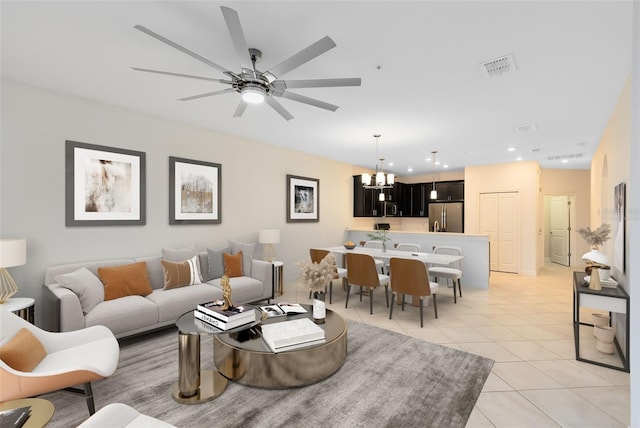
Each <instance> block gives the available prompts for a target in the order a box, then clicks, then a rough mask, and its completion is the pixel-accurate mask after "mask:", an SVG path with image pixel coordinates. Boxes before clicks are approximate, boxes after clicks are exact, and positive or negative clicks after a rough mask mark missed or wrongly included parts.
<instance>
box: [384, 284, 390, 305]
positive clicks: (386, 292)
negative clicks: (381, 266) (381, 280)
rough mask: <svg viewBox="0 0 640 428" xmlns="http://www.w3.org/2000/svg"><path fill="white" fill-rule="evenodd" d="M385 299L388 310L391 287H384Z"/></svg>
mask: <svg viewBox="0 0 640 428" xmlns="http://www.w3.org/2000/svg"><path fill="white" fill-rule="evenodd" d="M384 297H386V298H387V308H388V307H389V286H388V285H385V286H384Z"/></svg>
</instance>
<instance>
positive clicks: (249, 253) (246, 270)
mask: <svg viewBox="0 0 640 428" xmlns="http://www.w3.org/2000/svg"><path fill="white" fill-rule="evenodd" d="M227 243H228V244H229V247H230V248H231V254H238V253H239V252H240V251H242V273H243V274H244V275H246V276H251V259H253V253H254V252H255V249H256V244H249V243H245V242H238V241H231V240H228V241H227Z"/></svg>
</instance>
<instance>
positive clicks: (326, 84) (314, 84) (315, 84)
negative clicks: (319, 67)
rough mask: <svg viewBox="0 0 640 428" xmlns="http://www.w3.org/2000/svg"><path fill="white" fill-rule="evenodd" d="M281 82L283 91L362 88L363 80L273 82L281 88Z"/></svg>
mask: <svg viewBox="0 0 640 428" xmlns="http://www.w3.org/2000/svg"><path fill="white" fill-rule="evenodd" d="M280 82H282V83H283V84H284V87H282V89H292V88H330V87H338V86H360V85H361V83H362V79H360V78H359V77H357V78H345V79H310V80H276V81H275V82H273V85H274V86H275V87H279V86H280Z"/></svg>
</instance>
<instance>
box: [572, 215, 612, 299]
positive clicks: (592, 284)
mask: <svg viewBox="0 0 640 428" xmlns="http://www.w3.org/2000/svg"><path fill="white" fill-rule="evenodd" d="M578 233H579V234H580V236H582V238H584V240H585V241H587V243H588V244H589V245H591V251H589V252H588V253H585V254H583V256H582V260H584V261H585V262H586V263H587V270H588V273H589V274H592V273H593V271H594V270H595V271H596V273H597V279H596V280H595V281H594V278H593V277H594V276H595V275H591V277H592V278H590V280H589V288H592V289H594V290H600V289H601V288H602V287H601V285H600V280H607V279H609V276H610V273H611V269H610V267H609V259H608V257H607V255H606V254H604V253H603V252H602V251H600V247H601V246H602V244H604V242H605V241H607V240H608V239H609V238H610V236H609V235H610V234H611V226H610V225H608V224H602V225H601V226H599V227H597V228H596V229H593V230H591V228H590V227H589V226H587V227H583V228H581V229H578Z"/></svg>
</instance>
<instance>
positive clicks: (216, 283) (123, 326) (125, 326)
mask: <svg viewBox="0 0 640 428" xmlns="http://www.w3.org/2000/svg"><path fill="white" fill-rule="evenodd" d="M245 245H246V244H245ZM224 250H227V251H228V248H226V249H224ZM217 251H218V252H219V254H215V253H212V250H208V251H199V252H197V254H198V260H199V263H200V272H201V273H202V277H203V280H204V282H203V283H202V284H195V285H189V286H185V287H180V288H173V289H168V290H164V289H163V287H164V274H163V269H162V265H161V263H160V261H161V260H162V258H163V256H160V255H158V256H147V257H139V258H133V259H128V258H127V259H125V258H123V259H109V260H98V261H89V262H82V263H72V264H64V265H57V266H51V267H49V268H48V269H47V270H46V273H45V282H44V290H43V300H44V302H43V327H44V328H46V329H48V330H51V331H71V330H78V329H81V328H85V327H89V326H92V325H104V326H106V327H108V328H109V329H110V330H111V331H112V332H113V334H114V335H115V336H116V337H118V338H122V337H126V336H131V335H134V334H138V333H142V332H146V331H149V330H153V329H157V328H160V327H163V326H168V325H171V324H173V323H174V322H175V321H176V319H177V318H178V317H179V316H180V315H182V314H183V313H185V312H187V311H189V310H192V309H195V307H196V305H197V304H198V303H203V302H208V301H211V300H216V299H220V298H222V288H221V287H220V277H221V276H222V272H224V271H223V270H222V271H221V268H220V267H219V266H213V263H212V266H211V267H210V263H209V261H210V260H212V254H213V257H218V256H219V257H220V260H222V253H221V250H217ZM194 252H195V249H194ZM235 252H236V251H234V253H235ZM142 261H144V262H146V266H147V274H148V278H149V282H150V283H151V287H152V289H153V291H152V293H151V294H149V295H147V296H144V297H143V296H138V295H134V296H126V297H120V298H117V299H114V300H106V301H101V302H99V303H97V304H96V305H95V306H94V307H93V308H91V309H90V310H89V311H88V312H86V313H84V312H83V309H86V305H84V304H83V302H81V297H79V295H78V294H76V292H74V291H72V290H71V289H69V288H66V287H64V286H62V285H61V284H59V283H58V282H56V277H58V276H59V275H65V274H70V273H73V272H77V271H78V269H80V268H83V267H84V268H87V269H88V270H89V271H91V272H92V273H93V274H94V275H97V270H98V268H100V267H112V266H121V265H127V264H131V263H137V262H142ZM174 261H177V260H174ZM243 266H244V270H243V273H244V275H245V276H241V277H235V278H230V285H231V289H232V300H233V303H234V304H245V303H251V302H258V301H262V300H268V299H271V298H273V292H274V289H273V272H272V269H273V268H272V264H271V263H269V262H266V261H263V260H255V259H252V258H251V254H248V255H247V254H246V252H245V253H244V254H243ZM222 269H224V268H222Z"/></svg>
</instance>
